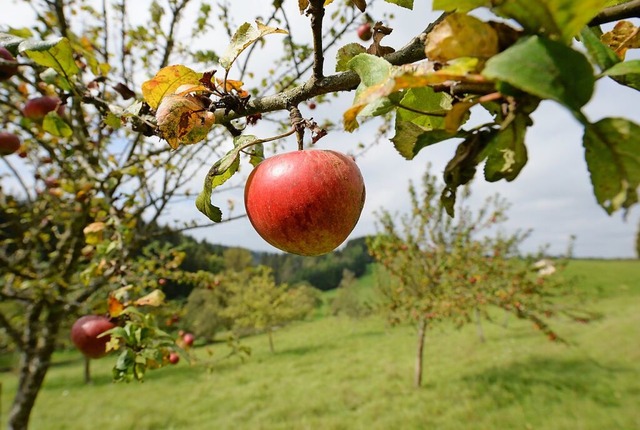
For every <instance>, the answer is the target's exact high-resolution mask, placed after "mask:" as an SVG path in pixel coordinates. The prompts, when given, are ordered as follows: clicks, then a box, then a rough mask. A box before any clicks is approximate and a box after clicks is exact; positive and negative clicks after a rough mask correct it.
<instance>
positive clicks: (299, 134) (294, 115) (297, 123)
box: [289, 106, 305, 151]
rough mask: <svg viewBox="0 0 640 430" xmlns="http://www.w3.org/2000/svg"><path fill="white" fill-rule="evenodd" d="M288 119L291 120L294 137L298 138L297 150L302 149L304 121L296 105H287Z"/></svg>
mask: <svg viewBox="0 0 640 430" xmlns="http://www.w3.org/2000/svg"><path fill="white" fill-rule="evenodd" d="M289 119H290V120H291V126H292V127H293V129H294V130H295V132H296V139H297V140H298V151H302V150H303V149H304V127H305V122H304V119H303V118H302V114H301V113H300V109H298V107H297V106H290V107H289Z"/></svg>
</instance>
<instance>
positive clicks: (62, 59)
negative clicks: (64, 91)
mask: <svg viewBox="0 0 640 430" xmlns="http://www.w3.org/2000/svg"><path fill="white" fill-rule="evenodd" d="M18 50H19V51H20V53H21V54H24V55H26V56H27V57H29V58H31V59H32V60H33V61H35V62H36V63H37V64H39V65H41V66H44V67H51V68H52V69H53V70H55V71H56V72H58V73H59V74H60V75H62V76H64V77H65V78H69V77H71V76H73V75H75V74H77V73H79V72H80V68H79V67H78V65H77V64H76V61H75V59H74V58H73V50H72V49H71V43H69V39H67V38H66V37H60V38H57V39H52V40H45V41H33V40H25V41H24V42H22V43H21V44H20V45H19V47H18Z"/></svg>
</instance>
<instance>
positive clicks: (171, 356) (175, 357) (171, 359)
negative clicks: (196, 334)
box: [169, 351, 180, 364]
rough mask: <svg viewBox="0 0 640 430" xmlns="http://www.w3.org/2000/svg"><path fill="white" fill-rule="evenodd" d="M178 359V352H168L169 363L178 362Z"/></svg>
mask: <svg viewBox="0 0 640 430" xmlns="http://www.w3.org/2000/svg"><path fill="white" fill-rule="evenodd" d="M179 361H180V356H179V355H178V353H177V352H175V351H171V352H170V353H169V363H171V364H178V362H179Z"/></svg>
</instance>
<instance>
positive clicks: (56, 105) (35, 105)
mask: <svg viewBox="0 0 640 430" xmlns="http://www.w3.org/2000/svg"><path fill="white" fill-rule="evenodd" d="M56 109H57V112H58V115H62V114H64V105H62V104H60V99H59V98H58V97H51V96H43V97H36V98H33V99H29V100H27V102H26V103H25V105H24V106H23V107H22V115H23V116H24V117H25V118H29V119H32V120H34V121H39V120H41V119H42V118H44V117H45V115H46V114H48V113H49V112H51V111H53V110H56Z"/></svg>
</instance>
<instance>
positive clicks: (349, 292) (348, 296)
mask: <svg viewBox="0 0 640 430" xmlns="http://www.w3.org/2000/svg"><path fill="white" fill-rule="evenodd" d="M355 282H356V277H355V275H354V274H353V272H351V271H350V270H348V269H344V271H343V272H342V280H341V281H340V285H338V289H337V291H336V295H335V296H334V297H333V299H332V300H331V314H332V315H340V314H344V315H346V316H348V317H349V318H354V319H356V318H362V317H364V316H367V315H369V314H371V312H372V311H373V309H372V306H371V304H370V303H367V302H366V301H365V300H363V298H362V297H361V296H360V294H358V292H357V291H356V290H355Z"/></svg>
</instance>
